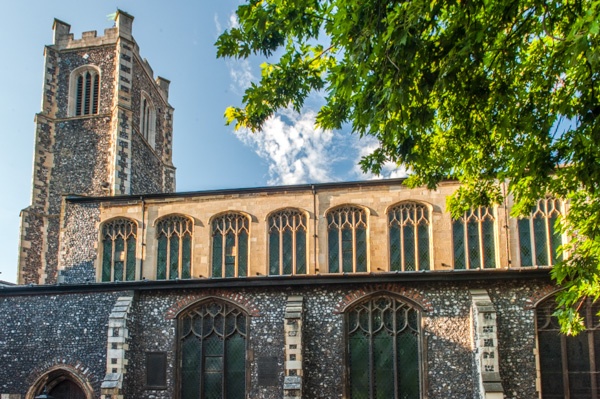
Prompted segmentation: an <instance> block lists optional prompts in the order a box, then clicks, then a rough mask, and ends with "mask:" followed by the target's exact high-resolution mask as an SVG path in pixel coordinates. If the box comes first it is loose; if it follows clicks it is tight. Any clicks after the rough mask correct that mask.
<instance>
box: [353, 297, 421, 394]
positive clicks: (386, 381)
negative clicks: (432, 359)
mask: <svg viewBox="0 0 600 399" xmlns="http://www.w3.org/2000/svg"><path fill="white" fill-rule="evenodd" d="M345 316H346V331H345V332H346V342H347V347H346V351H347V353H346V356H347V357H346V359H347V363H348V364H347V366H348V375H347V377H348V378H347V395H348V397H349V398H351V399H358V398H360V399H363V398H364V399H401V398H402V399H418V398H420V397H421V366H420V362H421V361H420V355H419V354H420V353H421V351H420V346H421V326H420V324H421V320H420V314H419V312H418V311H417V309H415V308H414V307H412V306H410V305H408V304H407V303H404V302H402V301H401V300H399V299H397V298H395V297H393V296H390V295H378V296H375V297H371V298H369V299H367V300H365V301H362V302H360V303H359V304H357V305H355V306H353V307H352V308H350V309H349V310H347V311H346V315H345Z"/></svg>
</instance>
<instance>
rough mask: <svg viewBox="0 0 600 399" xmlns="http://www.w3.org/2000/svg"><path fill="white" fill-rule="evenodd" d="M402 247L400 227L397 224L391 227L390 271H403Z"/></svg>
mask: <svg viewBox="0 0 600 399" xmlns="http://www.w3.org/2000/svg"><path fill="white" fill-rule="evenodd" d="M401 249H402V248H401V247H400V227H399V226H398V225H397V224H393V225H391V226H390V270H392V271H400V270H402V258H401Z"/></svg>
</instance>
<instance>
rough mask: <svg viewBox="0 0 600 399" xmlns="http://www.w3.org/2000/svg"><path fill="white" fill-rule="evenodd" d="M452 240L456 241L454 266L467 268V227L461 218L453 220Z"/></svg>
mask: <svg viewBox="0 0 600 399" xmlns="http://www.w3.org/2000/svg"><path fill="white" fill-rule="evenodd" d="M452 240H453V243H454V268H455V269H466V267H467V262H466V260H467V259H466V256H465V229H464V225H463V222H462V221H461V220H454V221H453V222H452Z"/></svg>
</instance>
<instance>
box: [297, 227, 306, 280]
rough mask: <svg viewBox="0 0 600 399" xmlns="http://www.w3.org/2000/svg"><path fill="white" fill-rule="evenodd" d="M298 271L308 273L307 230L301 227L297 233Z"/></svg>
mask: <svg viewBox="0 0 600 399" xmlns="http://www.w3.org/2000/svg"><path fill="white" fill-rule="evenodd" d="M296 273H297V274H305V273H306V230H305V229H299V230H298V232H297V233H296Z"/></svg>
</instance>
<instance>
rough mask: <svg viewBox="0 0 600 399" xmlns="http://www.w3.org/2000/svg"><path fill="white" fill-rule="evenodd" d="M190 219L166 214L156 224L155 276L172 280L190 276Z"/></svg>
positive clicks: (191, 226) (159, 278)
mask: <svg viewBox="0 0 600 399" xmlns="http://www.w3.org/2000/svg"><path fill="white" fill-rule="evenodd" d="M192 231H193V223H192V220H191V219H189V218H187V217H184V216H179V215H173V216H167V217H165V218H162V219H160V220H159V221H158V223H157V224H156V239H157V244H158V245H157V254H156V278H157V279H158V280H165V279H169V280H173V279H176V278H190V277H191V263H192Z"/></svg>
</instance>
